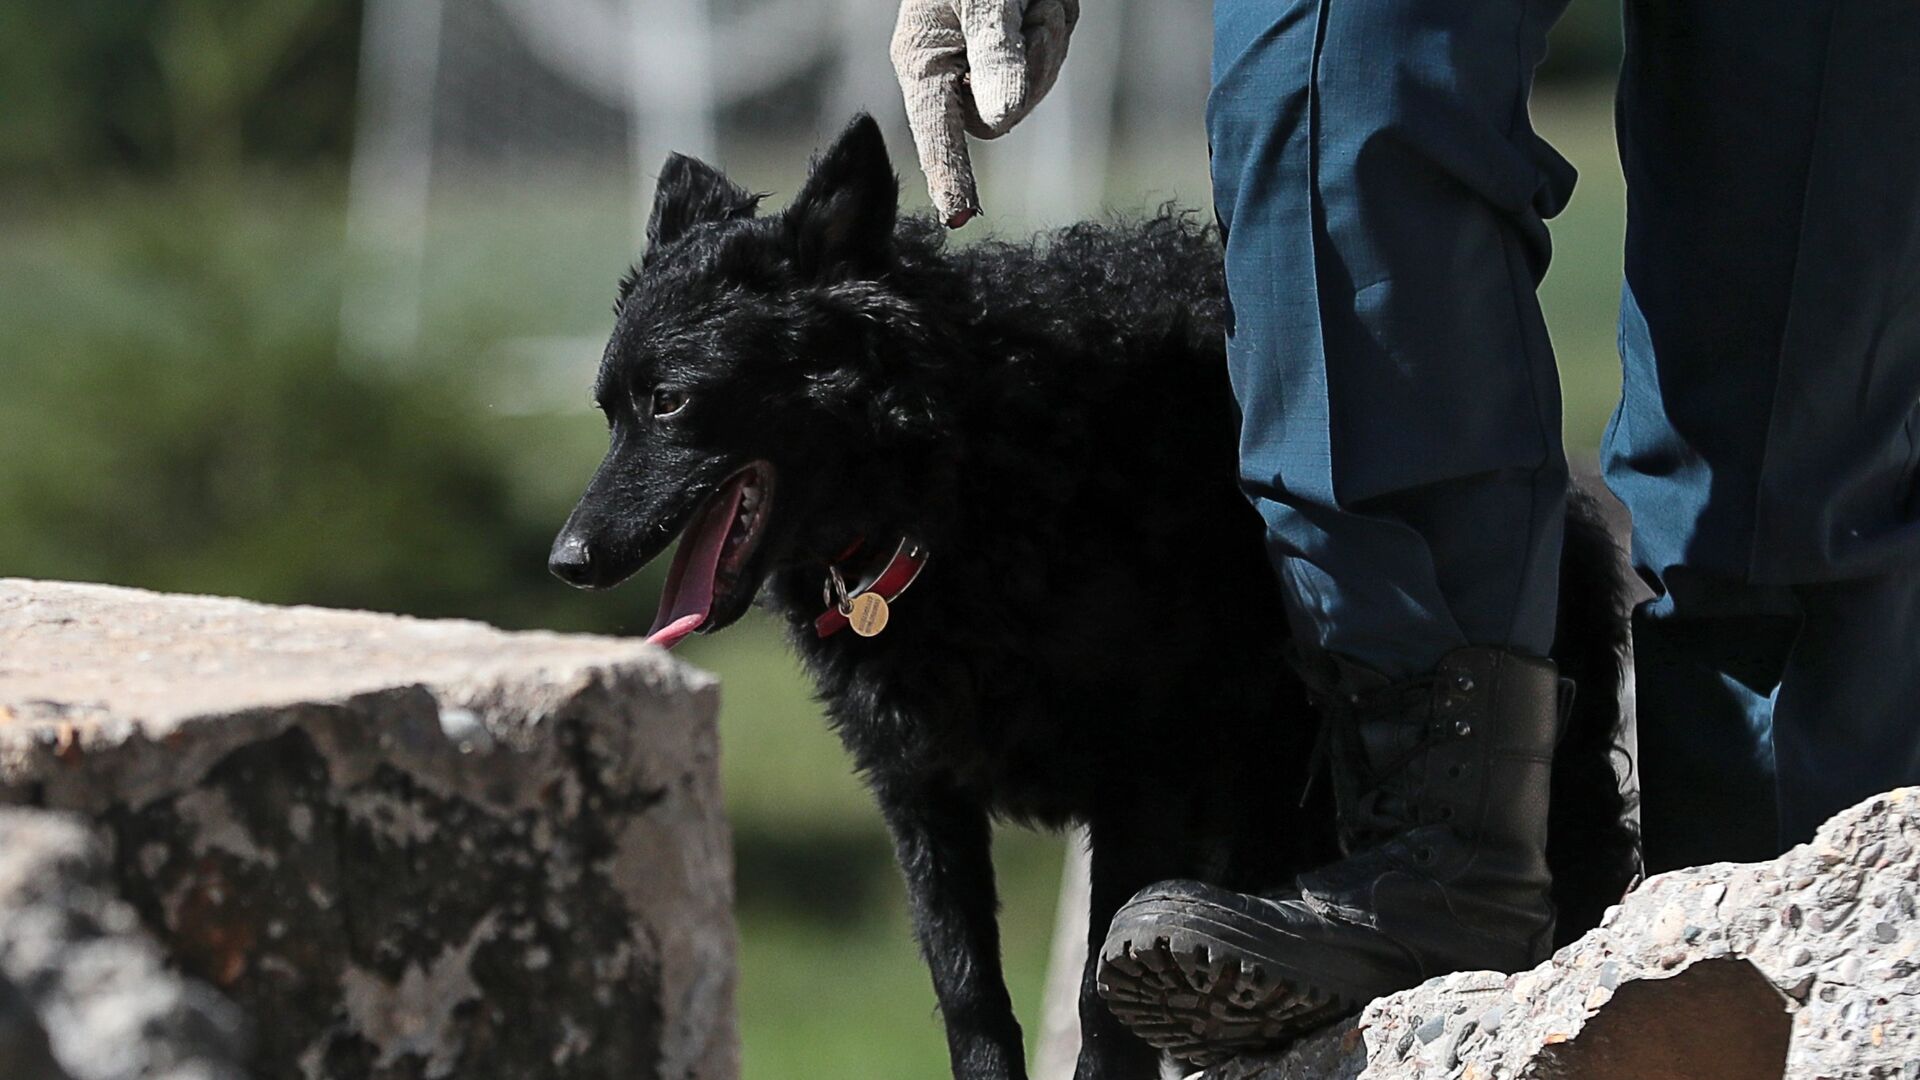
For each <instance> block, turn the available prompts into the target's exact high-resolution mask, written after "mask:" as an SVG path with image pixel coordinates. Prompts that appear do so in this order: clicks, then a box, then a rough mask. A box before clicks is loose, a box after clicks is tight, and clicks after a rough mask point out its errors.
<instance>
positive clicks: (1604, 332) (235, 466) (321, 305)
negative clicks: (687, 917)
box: [0, 94, 1623, 1080]
mask: <svg viewBox="0 0 1920 1080" xmlns="http://www.w3.org/2000/svg"><path fill="white" fill-rule="evenodd" d="M1536 116H1537V118H1538V122H1539V126H1540V127H1541V129H1542V130H1543V132H1545V133H1546V134H1547V135H1548V137H1549V138H1550V139H1551V140H1552V141H1554V143H1555V144H1556V145H1557V146H1558V147H1559V148H1560V149H1561V150H1562V152H1563V153H1565V154H1566V155H1567V156H1568V157H1569V158H1570V159H1572V160H1573V161H1574V162H1575V164H1576V165H1578V166H1579V168H1580V170H1581V172H1582V181H1581V185H1580V188H1579V190H1578V191H1577V192H1576V194H1575V197H1574V201H1573V204H1572V206H1571V207H1570V208H1569V209H1568V211H1567V212H1566V213H1565V214H1564V215H1563V216H1562V217H1561V218H1560V219H1559V220H1558V221H1556V222H1555V223H1554V225H1553V231H1554V239H1555V244H1556V258H1555V261H1554V264H1553V269H1552V271H1551V272H1550V273H1549V275H1548V277H1547V280H1546V283H1545V285H1544V286H1543V288H1542V290H1541V295H1542V301H1543V303H1544V305H1545V307H1546V310H1547V314H1548V318H1549V322H1550V325H1551V329H1552V333H1553V338H1554V342H1555V346H1556V348H1557V350H1558V353H1559V356H1560V360H1561V367H1562V372H1563V379H1564V383H1565V387H1566V400H1567V409H1566V430H1567V438H1568V445H1569V448H1570V449H1571V450H1572V451H1573V452H1574V453H1575V454H1576V455H1589V454H1590V453H1591V451H1592V448H1593V447H1594V446H1595V445H1597V442H1598V438H1599V433H1600V430H1601V427H1602V425H1603V423H1604V421H1605V417H1606V415H1607V412H1608V411H1609V410H1610V409H1611V407H1612V402H1613V399H1614V396H1615V395H1616V394H1617V392H1618V379H1619V374H1618V363H1617V360H1616V359H1615V357H1614V351H1613V340H1614V332H1613V311H1614V307H1615V304H1616V302H1617V291H1618V282H1619V267H1620V236H1621V232H1622V226H1621V205H1622V201H1623V198H1622V187H1621V182H1620V179H1619V171H1618V167H1617V166H1616V165H1615V164H1614V159H1613V148H1612V136H1611V124H1610V112H1609V106H1608V102H1607V100H1606V98H1605V96H1604V95H1597V94H1586V95H1581V96H1576V97H1567V98H1553V99H1547V100H1544V101H1542V102H1540V103H1539V104H1538V106H1537V108H1536ZM735 158H738V159H739V160H740V161H743V162H744V165H743V166H741V167H740V170H739V171H740V172H741V173H742V174H743V176H744V178H745V179H746V180H747V181H748V182H749V184H750V185H751V186H754V187H757V188H772V189H774V190H778V191H784V192H789V193H790V192H791V191H792V190H793V187H794V181H795V179H796V178H797V176H798V173H799V168H800V164H801V163H802V162H803V161H804V159H805V153H804V149H803V148H742V149H740V150H739V151H738V153H736V154H729V156H728V160H729V164H733V163H734V161H735ZM1205 177H1206V169H1205V149H1204V145H1203V144H1202V142H1201V141H1200V140H1199V138H1198V137H1197V133H1196V135H1195V137H1194V138H1192V139H1191V140H1190V141H1189V142H1187V143H1185V144H1174V145H1169V146H1162V147H1158V148H1156V153H1155V156H1153V157H1142V156H1139V155H1137V154H1135V155H1132V156H1128V157H1125V158H1124V159H1123V160H1122V161H1121V162H1119V164H1118V166H1117V167H1116V170H1115V173H1114V176H1113V178H1112V179H1111V180H1110V182H1109V184H1108V201H1109V202H1110V203H1112V204H1113V205H1115V206H1118V207H1122V208H1125V207H1139V206H1145V205H1150V204H1152V203H1154V202H1157V201H1159V200H1160V199H1162V198H1166V197H1174V198H1178V199H1180V200H1182V201H1184V202H1187V203H1189V204H1192V205H1198V206H1204V205H1205V196H1206V189H1205ZM907 187H908V189H909V201H910V202H912V201H916V200H917V199H918V198H919V195H918V187H917V185H916V184H915V183H913V182H912V180H911V177H909V182H908V185H907ZM340 195H341V193H340V190H339V187H338V185H337V183H335V182H331V181H328V180H324V179H322V180H317V181H315V180H288V179H287V178H255V179H252V180H248V181H244V182H242V181H236V182H235V183H233V184H230V185H227V186H223V187H219V188H215V189H208V188H138V187H126V188H112V189H103V190H96V191H89V192H85V193H80V194H76V195H74V196H72V197H70V198H66V199H63V200H60V201H56V202H40V203H31V204H24V205H22V204H19V203H14V204H12V205H7V206H4V207H0V379H4V381H5V385H6V387H7V389H6V390H5V391H0V573H8V572H16V573H17V572H26V573H32V574H38V575H44V576H56V577H57V576H73V577H84V578H94V579H104V580H113V581H121V582H126V583H129V584H140V585H148V586H152V587H159V588H199V589H207V590H212V591H220V592H231V593H239V594H243V595H252V596H259V597H262V598H267V599H274V600H309V601H319V602H331V603H345V604H358V605H364V606H370V607H375V608H386V609H393V608H403V609H408V610H419V611H427V612H432V613H437V614H464V615H472V616H477V617H483V618H489V619H493V620H495V621H498V622H501V623H504V624H507V625H514V626H532V625H540V626H551V627H555V628H562V629H593V630H602V631H613V632H626V633H637V632H640V631H642V630H644V629H645V628H646V625H647V623H648V622H649V620H650V616H651V607H652V604H651V591H650V590H651V579H646V580H643V581H642V582H639V583H636V584H635V585H633V586H630V587H628V588H626V589H622V590H620V591H617V592H615V593H612V594H610V595H605V596H598V595H596V596H586V595H580V594H575V593H572V592H570V591H568V590H565V589H562V588H560V587H559V586H558V585H556V584H553V583H551V582H548V581H546V580H545V579H544V576H543V574H542V572H541V570H540V568H539V563H538V560H539V549H540V547H541V545H543V543H544V537H545V536H546V535H547V534H549V533H550V532H551V530H552V528H553V527H554V526H555V525H556V524H557V523H558V522H559V521H560V520H561V518H562V517H563V516H564V514H565V512H566V508H567V506H568V505H569V504H570V503H571V501H572V499H573V497H574V495H575V493H576V491H577V489H578V486H579V484H580V483H581V482H582V481H583V479H584V478H585V476H586V475H587V473H588V472H589V471H590V470H591V468H592V466H593V464H594V462H595V460H596V459H597V458H598V455H599V452H600V448H601V441H602V438H603V435H602V432H601V430H600V428H599V426H598V423H597V421H596V420H594V419H593V418H592V417H591V416H589V415H586V414H584V413H567V414H559V415H512V413H513V412H514V410H513V409H512V408H511V405H512V401H511V400H510V398H511V395H510V394H509V393H507V392H506V391H504V390H501V389H500V388H501V387H510V386H511V384H512V381H513V378H514V377H515V376H516V375H523V373H522V372H519V371H518V370H517V369H516V368H515V367H514V365H515V363H516V359H515V356H516V354H514V353H512V352H511V350H509V349H507V348H506V347H505V346H504V345H503V343H504V342H507V341H509V340H512V339H526V338H537V337H569V336H571V337H576V338H578V339H581V340H584V341H588V342H589V343H591V341H592V339H594V338H596V337H599V336H601V335H604V333H605V332H606V327H607V323H608V321H609V320H608V316H607V306H608V303H609V301H610V300H611V292H612V283H613V281H614V279H615V278H616V276H617V275H618V273H619V270H620V269H621V268H622V266H623V265H624V263H625V262H626V260H627V258H628V257H629V253H630V249H631V244H632V239H631V233H632V230H631V220H632V218H631V216H630V213H629V211H630V209H631V208H630V207H629V206H628V205H627V203H626V201H625V196H624V195H623V194H620V193H614V192H608V191H606V190H604V189H600V188H595V187H594V186H593V185H591V184H571V183H570V184H568V185H567V186H565V187H564V188H563V189H562V190H561V192H560V194H559V196H558V197H556V196H555V195H554V193H552V192H548V191H543V190H519V189H502V188H499V187H497V186H496V187H492V188H479V187H476V188H470V189H467V190H465V191H463V192H459V193H456V194H455V195H454V196H452V197H451V198H450V199H449V200H448V202H447V203H446V204H445V205H444V208H445V209H446V210H447V211H448V213H446V214H445V215H444V216H442V217H440V218H438V219H437V220H436V223H435V226H434V228H435V236H436V244H435V246H434V249H433V252H432V254H431V256H430V258H429V262H428V265H427V267H426V277H425V281H426V285H427V288H426V292H425V295H424V307H425V311H424V316H425V317H424V327H425V334H424V338H423V342H422V347H421V349H420V350H419V357H418V358H417V361H416V363H415V364H414V365H413V366H412V367H411V368H410V369H409V370H410V371H411V372H412V374H410V375H408V376H406V377H403V378H401V379H399V380H397V381H394V382H391V383H384V382H379V381H368V380H365V379H362V378H359V377H356V376H348V375H343V374H341V373H340V372H339V371H338V370H337V365H336V364H335V363H334V356H335V354H336V343H335V341H334V339H333V332H334V326H335V320H336V314H337V311H338V305H339V285H340V281H341V274H342V269H341V257H340V245H339V241H340V237H341V235H342V227H343V222H342V220H341V213H340V211H341V206H340ZM995 224H996V227H998V228H999V229H1001V230H1002V231H1003V232H1006V233H1017V232H1019V231H1020V230H1021V229H1023V228H1024V227H1025V225H1026V223H1024V222H1023V221H1022V220H1021V219H1020V217H1019V215H1018V214H1017V213H1012V212H1010V213H1008V214H1007V215H1006V217H1004V218H999V219H996V222H995ZM591 362H592V348H591V346H590V347H589V351H588V352H587V353H585V354H583V355H582V356H581V357H580V359H579V362H578V363H577V365H576V370H574V371H572V372H569V373H566V374H565V379H566V380H570V381H568V382H567V384H566V386H565V388H563V390H562V391H561V392H560V393H559V394H558V395H556V396H557V397H559V398H560V399H561V400H566V401H573V400H578V401H581V402H584V401H585V397H586V378H587V374H588V370H589V368H590V365H591ZM349 414H350V415H349ZM278 432H291V433H293V434H279V433H278ZM422 476H425V477H426V479H424V480H423V479H421V477H422ZM402 480H404V481H405V482H406V483H410V484H412V485H413V486H411V487H407V486H403V485H400V481H402ZM183 506H184V507H185V508H186V509H185V510H182V509H181V507H183ZM685 655H686V656H687V658H688V659H690V660H692V661H693V662H695V663H698V664H701V665H702V666H705V667H708V668H709V669H711V670H714V671H716V672H718V673H719V674H720V676H721V678H722V680H723V685H724V690H723V697H724V707H723V718H722V728H723V730H722V740H723V770H724V783H725V786H726V793H727V804H728V808H729V812H730V814H731V816H732V819H733V823H734V827H735V831H736V836H737V847H738V852H739V879H740V884H741V887H740V895H741V913H740V927H741V939H742V940H741V973H740V991H739V1001H740V1009H741V1019H742V1031H743V1036H744V1041H745V1055H746V1067H747V1075H748V1076H750V1077H770V1078H778V1080H811V1078H816V1077H818V1078H829V1077H830V1078H833V1080H858V1078H864V1077H874V1078H887V1080H892V1078H896V1077H903V1076H906V1077H920V1076H937V1075H942V1074H943V1073H944V1069H945V1057H946V1051H945V1045H944V1040H943V1039H942V1037H941V1034H940V1029H939V1026H938V1023H937V1021H936V1019H935V1016H934V1002H933V994H932V990H931V987H930V984H929V982H928V979H927V976H926V973H925V970H924V968H923V967H922V965H921V963H920V961H919V959H918V957H917V955H916V954H915V950H914V946H913V943H912V941H911V937H910V934H909V932H908V929H907V921H906V913H905V907H904V902H903V899H902V895H901V893H902V890H901V887H900V884H899V881H898V877H897V874H896V873H895V871H894V869H893V866H892V863H891V856H890V851H889V845H888V842H887V839H886V837H885V834H884V831H883V830H882V828H881V825H880V822H879V818H878V815H877V814H876V812H875V811H874V809H873V808H872V806H871V803H870V800H869V799H868V797H867V794H866V792H865V791H863V790H862V788H861V786H860V784H859V782H858V781H857V780H856V779H855V778H854V777H853V776H852V775H851V772H850V770H849V768H848V766H847V761H846V757H845V755H844V753H843V752H842V750H841V748H840V746H839V745H838V743H837V741H836V740H835V739H834V737H833V736H832V735H831V733H829V732H828V731H827V729H826V726H825V724H824V722H823V720H822V718H821V716H820V712H819V709H818V708H817V706H816V705H815V704H814V703H813V702H812V700H811V697H810V694H809V691H808V688H807V686H806V685H805V683H804V680H803V679H802V678H801V676H800V674H799V672H798V671H797V669H796V668H795V665H794V664H793V662H792V660H791V659H790V658H789V657H788V656H787V654H786V653H785V651H784V649H783V647H782V646H781V644H780V643H779V641H778V640H777V637H776V635H775V633H774V632H773V630H772V628H771V627H770V626H768V625H767V624H766V623H764V622H762V621H759V620H757V619H753V620H749V621H748V622H746V623H744V624H743V625H741V626H740V627H737V628H735V629H734V630H732V631H730V632H729V633H728V634H726V635H723V636H720V637H716V638H713V639H704V638H702V639H695V640H694V641H693V642H691V643H689V645H688V646H687V647H686V648H685ZM1062 850H1063V849H1062V845H1061V842H1060V841H1059V840H1058V839H1057V838H1052V837H1036V836H1033V835H1031V834H1027V833H1024V832H1021V831H1019V830H1009V831H1008V832H1007V833H1006V834H1005V835H1004V837H1003V838H1002V839H1001V840H1000V842H999V844H998V849H997V861H998V863H999V865H1000V867H1001V872H1002V883H1003V894H1004V901H1005V902H1004V913H1003V927H1004V938H1005V951H1006V967H1007V972H1008V981H1009V984H1010V987H1011V989H1012V992H1013V996H1014V1000H1015V1003H1016V1005H1017V1006H1018V1008H1019V1010H1020V1012H1021V1015H1022V1016H1023V1018H1024V1019H1025V1021H1026V1024H1027V1028H1028V1030H1029V1033H1032V1032H1033V1031H1034V1029H1035V1028H1036V1026H1037V1023H1038V1017H1039V994H1040V987H1041V980H1042V975H1043V968H1044V965H1045V961H1046V955H1047V946H1048V935H1049V933H1050V930H1051V925H1052V918H1053V911H1054V897H1055V892H1056V885H1057V879H1058V874H1059V870H1060V855H1061V852H1062Z"/></svg>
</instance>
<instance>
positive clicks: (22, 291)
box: [0, 183, 557, 625]
mask: <svg viewBox="0 0 1920 1080" xmlns="http://www.w3.org/2000/svg"><path fill="white" fill-rule="evenodd" d="M259 194H260V195H263V196H264V195H266V192H265V191H264V190H262V191H260V192H259ZM312 198H313V196H312V194H310V193H308V192H305V191H302V190H301V189H300V188H298V187H297V186H289V185H287V184H285V183H282V184H278V185H276V189H275V191H274V193H273V195H272V198H271V199H267V198H260V199H255V200H240V201H236V200H235V199H234V198H232V193H231V192H227V191H224V190H223V191H220V192H209V191H205V190H201V189H196V188H170V189H167V190H165V191H156V190H152V189H131V190H121V191H118V192H114V193H110V194H105V195H103V196H99V197H96V198H94V199H91V200H89V201H88V202H87V203H84V204H81V205H73V206H65V207H63V208H62V211H63V212H55V213H48V214H46V215H43V216H36V217H34V218H32V219H30V220H27V221H21V222H16V223H13V224H12V225H11V226H10V231H9V235H8V237H7V240H6V241H5V243H4V246H3V247H0V281H4V283H5V288H4V290H0V319H4V322H5V326H6V332H5V339H4V340H5V348H6V358H5V362H4V368H5V376H6V384H7V390H8V392H7V393H6V394H4V395H0V555H3V556H4V560H5V561H4V569H5V570H6V571H7V572H9V573H20V574H29V575H44V576H64V577H78V578H85V579H92V580H105V581H123V582H129V583H138V584H142V585H148V586H152V587H156V588H166V589H180V590H188V591H212V592H230V593H238V594H242V595H246V596H252V597H257V598H260V599H266V600H276V601H300V602H309V603H321V604H335V605H346V606H360V607H373V608H381V609H387V610H401V611H409V612H415V613H420V614H433V615H453V614H463V615H469V616H478V617H483V618H489V619H493V620H495V621H499V622H504V623H508V624H511V625H536V624H540V623H543V622H546V621H548V620H549V617H550V615H552V613H553V612H552V609H553V608H554V606H555V605H554V603H553V602H551V600H549V598H550V597H555V598H557V597H556V596H555V594H556V590H553V589H551V588H550V587H549V580H548V579H546V578H545V575H544V571H543V565H542V562H543V556H544V553H545V550H546V546H547V543H548V538H549V530H550V527H551V525H552V523H551V522H550V521H542V520H539V519H538V518H537V517H536V516H535V515H533V514H530V513H528V512H527V508H525V507H523V506H519V505H516V503H515V500H514V497H513V491H512V489H511V487H510V486H509V484H508V483H507V482H506V481H505V479H504V478H503V477H504V474H505V468H504V465H503V458H502V453H501V448H500V446H499V445H498V444H497V443H496V442H495V441H493V440H491V439H490V438H489V432H488V431H487V430H486V428H485V421H484V418H477V417H476V412H475V410H474V408H473V406H472V403H471V401H470V400H469V399H468V397H467V396H466V394H467V386H468V384H467V382H466V381H465V380H463V379H460V378H458V377H449V376H448V374H447V371H448V365H444V364H439V363H433V362H429V363H425V364H422V365H421V366H419V367H417V368H411V369H409V370H408V371H407V372H406V373H405V374H404V375H401V376H399V377H393V378H381V379H379V380H377V381H376V380H371V379H369V378H367V377H364V376H361V375H357V374H356V373H355V372H354V371H353V370H352V369H350V368H347V367H343V365H342V364H341V363H340V358H339V356H338V355H337V354H336V351H335V341H336V325H337V321H338V316H339V291H338V276H339V257H338V247H339V244H338V237H337V233H336V232H335V230H336V229H337V227H338V219H337V218H336V217H334V216H333V215H331V214H321V215H315V214H313V213H311V212H309V213H306V214H300V213H291V214H290V213H287V210H288V209H289V207H300V206H302V205H303V204H305V205H307V206H312V205H316V204H315V203H313V201H312ZM317 205H323V206H324V205H326V204H325V203H319V204H317ZM322 226H326V228H324V231H323V230H322ZM448 344H451V343H448Z"/></svg>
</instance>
